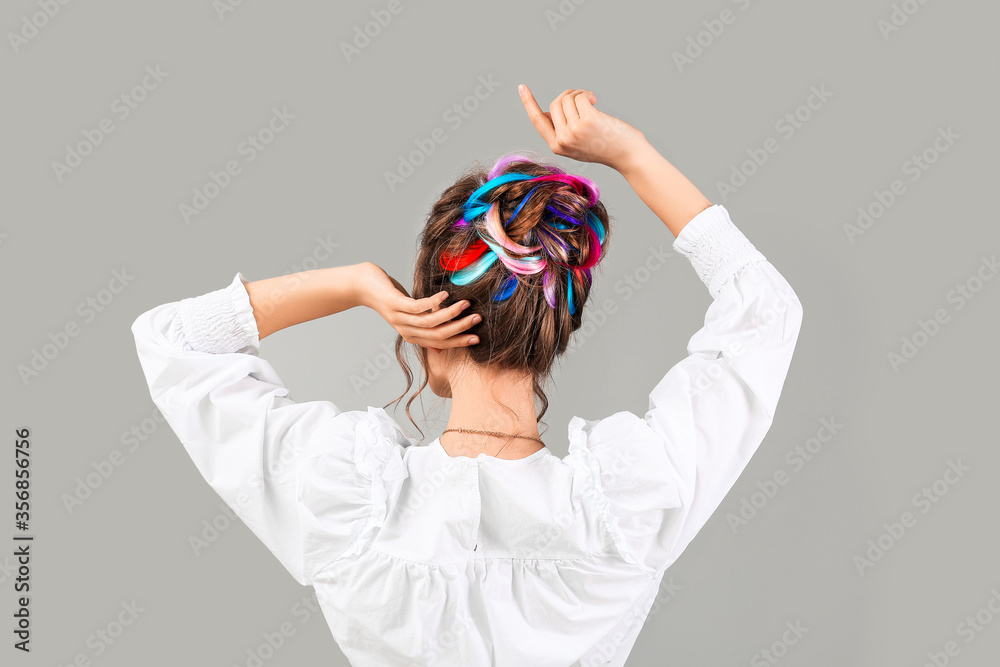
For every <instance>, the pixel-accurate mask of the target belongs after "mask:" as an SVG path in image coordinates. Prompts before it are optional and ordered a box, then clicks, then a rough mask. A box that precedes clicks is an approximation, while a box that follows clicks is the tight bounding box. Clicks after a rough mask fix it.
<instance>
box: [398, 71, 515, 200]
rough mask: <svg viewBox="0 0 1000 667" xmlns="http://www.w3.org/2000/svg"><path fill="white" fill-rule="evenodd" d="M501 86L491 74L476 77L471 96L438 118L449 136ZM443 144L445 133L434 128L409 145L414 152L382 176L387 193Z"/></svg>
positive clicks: (401, 159)
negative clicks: (445, 125)
mask: <svg viewBox="0 0 1000 667" xmlns="http://www.w3.org/2000/svg"><path fill="white" fill-rule="evenodd" d="M502 85H503V82H501V81H494V80H493V75H492V74H489V75H487V76H483V75H480V76H479V85H477V86H476V88H475V90H473V92H472V94H471V95H466V96H465V97H464V98H462V99H461V100H460V101H458V102H455V103H454V104H452V105H451V106H450V107H448V108H447V109H445V110H444V113H442V114H441V119H442V120H443V121H444V122H445V123H447V124H448V127H449V129H450V130H451V131H452V132H454V131H456V130H458V128H460V127H462V124H463V123H465V121H467V120H468V119H469V118H471V117H472V114H474V113H475V112H476V110H477V109H479V107H480V105H481V104H482V103H483V102H485V101H486V100H488V99H489V98H490V97H491V96H492V95H493V93H494V92H495V91H496V89H497V88H499V87H500V86H502ZM447 140H448V131H447V130H445V129H444V128H441V127H436V128H434V129H433V130H432V131H431V132H430V133H429V134H428V135H427V136H426V137H421V138H417V139H414V140H413V143H414V144H416V148H415V149H413V150H412V151H410V152H409V153H407V154H406V155H403V154H402V153H400V154H399V155H398V156H397V157H398V162H397V165H396V169H395V170H394V171H388V170H386V171H385V172H384V173H383V176H384V177H385V184H386V186H387V187H388V188H389V192H395V191H396V188H397V187H398V186H399V185H400V184H402V183H404V182H405V181H406V179H408V178H409V177H410V176H413V174H414V173H416V171H417V168H418V167H420V166H421V165H422V164H424V163H425V162H426V161H427V158H429V157H430V156H431V155H433V154H434V151H436V150H437V147H438V145H439V144H443V143H444V142H446V141H447Z"/></svg>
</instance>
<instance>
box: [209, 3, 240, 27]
mask: <svg viewBox="0 0 1000 667" xmlns="http://www.w3.org/2000/svg"><path fill="white" fill-rule="evenodd" d="M242 6H243V0H212V9H214V10H215V15H216V16H218V17H219V22H222V21H225V20H226V16H227V15H228V14H232V13H233V12H235V11H236V10H237V8H239V7H242Z"/></svg>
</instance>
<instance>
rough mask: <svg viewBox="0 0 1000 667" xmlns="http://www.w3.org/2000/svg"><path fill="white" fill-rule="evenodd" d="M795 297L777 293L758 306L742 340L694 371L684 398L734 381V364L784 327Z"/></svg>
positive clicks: (684, 391)
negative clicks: (731, 379)
mask: <svg viewBox="0 0 1000 667" xmlns="http://www.w3.org/2000/svg"><path fill="white" fill-rule="evenodd" d="M793 295H794V292H788V293H775V294H774V295H773V296H774V298H773V299H771V298H770V297H769V302H768V303H766V304H761V305H759V306H758V307H757V309H756V311H755V312H753V313H752V314H751V318H750V320H749V321H748V322H747V323H746V325H745V327H744V328H743V329H742V330H741V331H740V336H741V338H738V339H737V338H735V337H733V338H731V339H729V340H728V341H727V343H726V346H725V349H723V350H720V352H722V353H723V354H722V356H720V357H718V358H716V359H711V360H709V361H707V362H705V363H704V364H703V365H702V366H701V367H699V368H697V369H692V370H691V382H689V383H686V384H685V385H684V388H683V393H684V396H686V397H687V398H693V397H695V396H698V395H700V394H702V393H704V392H705V391H707V390H708V389H709V388H711V387H712V386H713V385H714V383H716V382H718V381H719V380H720V379H722V378H732V377H733V373H734V370H733V367H732V362H733V360H734V359H738V358H739V357H742V356H743V355H744V354H746V353H747V351H748V350H750V351H753V350H754V349H755V347H756V346H758V345H759V344H760V343H761V341H762V340H764V339H765V338H767V337H768V336H770V335H773V333H772V332H773V330H774V329H775V327H777V326H782V327H783V326H784V322H783V319H784V317H783V316H784V315H785V314H787V313H788V309H789V307H790V306H791V305H792V304H793V303H794V301H793Z"/></svg>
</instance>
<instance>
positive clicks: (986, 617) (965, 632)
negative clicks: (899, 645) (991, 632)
mask: <svg viewBox="0 0 1000 667" xmlns="http://www.w3.org/2000/svg"><path fill="white" fill-rule="evenodd" d="M998 616H1000V590H997V588H996V587H994V588H991V589H990V597H989V598H988V599H987V600H986V602H985V603H984V604H983V606H982V607H980V608H979V609H978V610H977V611H976V613H975V615H971V614H970V615H969V616H966V617H965V618H963V619H962V620H961V621H960V622H959V623H958V625H956V626H955V634H956V635H958V636H959V637H960V638H961V639H964V640H965V644H966V646H968V645H969V644H971V643H972V642H973V641H975V639H976V637H977V636H979V635H980V634H981V633H982V632H983V631H984V630H986V628H987V627H989V625H990V624H991V623H993V620H994V619H995V618H997V617H998ZM961 653H962V647H961V646H959V644H958V642H957V641H955V640H954V639H951V640H949V641H947V642H945V644H944V646H942V647H941V649H940V650H934V651H927V653H926V655H927V660H926V661H924V664H923V665H922V667H947V665H950V664H951V659H952V658H956V657H958V656H959V655H960V654H961Z"/></svg>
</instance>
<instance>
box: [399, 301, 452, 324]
mask: <svg viewBox="0 0 1000 667" xmlns="http://www.w3.org/2000/svg"><path fill="white" fill-rule="evenodd" d="M469 305H470V303H469V302H468V301H466V300H464V299H463V300H462V301H456V302H455V303H453V304H451V305H450V306H448V307H447V308H439V309H437V310H434V311H432V312H429V313H419V314H412V313H405V312H400V313H397V315H396V318H395V324H397V325H400V326H408V327H413V328H416V329H429V328H431V327H436V326H438V325H440V324H443V323H445V322H447V321H448V320H452V319H455V318H456V317H458V316H459V315H461V314H462V311H463V310H465V309H466V308H468V307H469Z"/></svg>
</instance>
